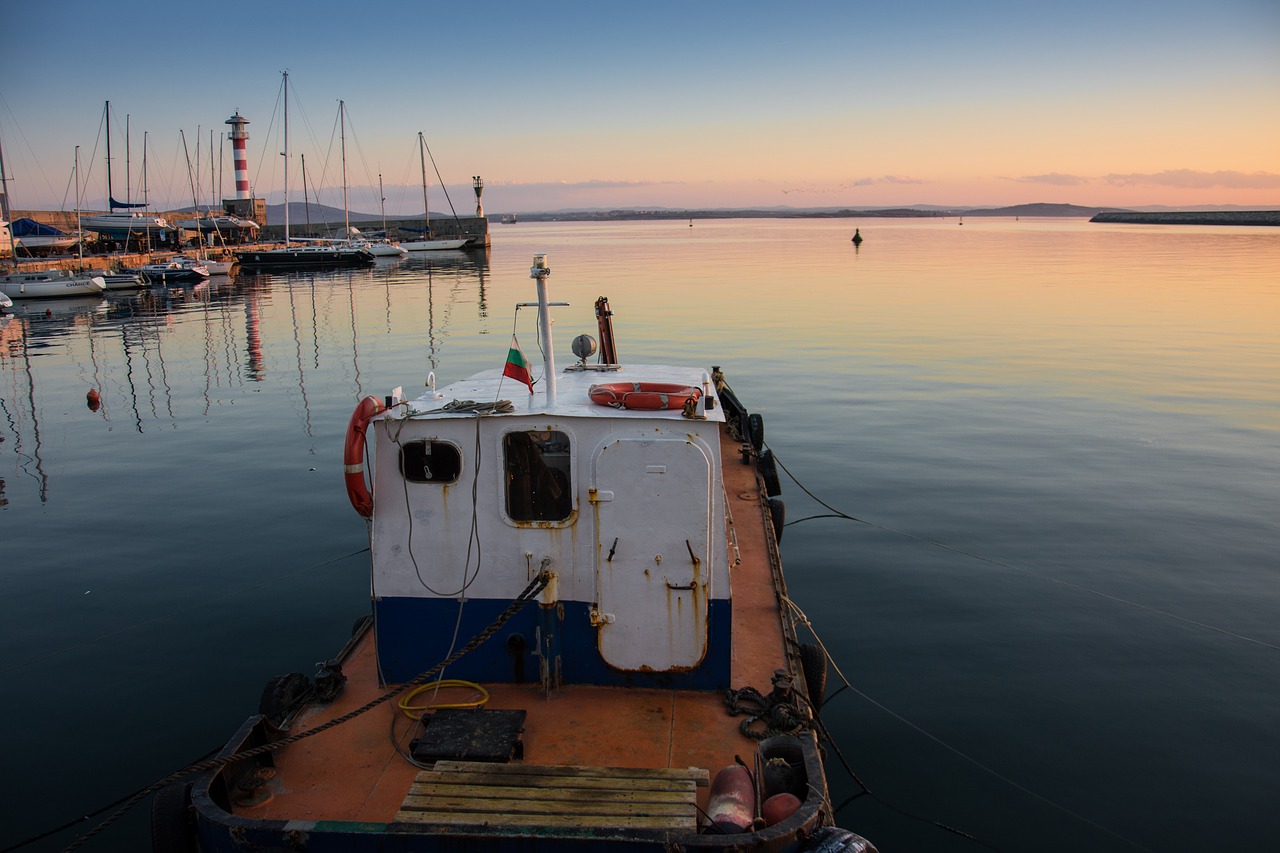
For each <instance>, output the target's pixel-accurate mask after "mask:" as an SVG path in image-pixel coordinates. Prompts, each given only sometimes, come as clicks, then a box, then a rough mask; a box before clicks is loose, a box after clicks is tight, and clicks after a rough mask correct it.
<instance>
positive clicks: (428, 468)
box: [400, 441, 462, 483]
mask: <svg viewBox="0 0 1280 853" xmlns="http://www.w3.org/2000/svg"><path fill="white" fill-rule="evenodd" d="M400 473H402V474H403V475H404V478H405V479H406V480H408V481H409V482H410V483H456V482H457V481H458V477H459V476H461V474H462V454H461V453H460V452H459V451H458V448H457V446H456V445H453V444H450V443H448V442H447V441H410V442H407V443H405V444H402V445H400Z"/></svg>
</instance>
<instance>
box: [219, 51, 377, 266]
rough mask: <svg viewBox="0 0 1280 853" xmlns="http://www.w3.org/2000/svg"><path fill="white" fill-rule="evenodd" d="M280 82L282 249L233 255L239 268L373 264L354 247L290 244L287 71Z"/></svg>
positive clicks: (251, 250)
mask: <svg viewBox="0 0 1280 853" xmlns="http://www.w3.org/2000/svg"><path fill="white" fill-rule="evenodd" d="M283 76H284V82H283V84H282V86H283V88H284V162H285V170H284V246H282V247H280V248H277V249H247V250H245V251H241V252H236V253H235V256H236V260H238V261H239V262H240V266H242V267H244V268H245V269H248V270H297V269H332V268H342V267H360V266H367V265H368V264H371V263H373V260H374V258H373V255H371V254H370V253H369V252H367V251H365V250H364V249H362V248H359V247H354V246H333V245H326V244H313V245H301V246H296V245H292V242H291V240H290V238H289V165H288V164H289V72H288V71H285V72H283Z"/></svg>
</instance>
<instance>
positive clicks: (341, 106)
mask: <svg viewBox="0 0 1280 853" xmlns="http://www.w3.org/2000/svg"><path fill="white" fill-rule="evenodd" d="M338 140H339V141H340V142H341V143H342V144H341V146H340V147H341V149H342V227H343V233H342V239H344V240H350V239H351V207H350V206H349V204H348V200H347V102H346V101H338Z"/></svg>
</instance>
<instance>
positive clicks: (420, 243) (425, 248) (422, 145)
mask: <svg viewBox="0 0 1280 853" xmlns="http://www.w3.org/2000/svg"><path fill="white" fill-rule="evenodd" d="M426 147H427V141H426V140H425V139H423V138H422V131H418V159H419V160H420V161H421V162H422V209H423V211H424V213H423V224H424V225H425V228H424V229H423V232H422V234H423V239H421V240H410V241H408V242H405V243H401V244H400V247H401V248H402V249H407V250H409V251H410V252H432V251H439V250H441V249H461V248H462V247H463V246H465V245H467V238H465V237H463V238H462V239H461V240H433V239H431V206H430V205H429V204H428V203H427V159H426V155H425V154H424V153H423V152H424V151H425V150H426Z"/></svg>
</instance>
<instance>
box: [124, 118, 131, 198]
mask: <svg viewBox="0 0 1280 853" xmlns="http://www.w3.org/2000/svg"><path fill="white" fill-rule="evenodd" d="M130 118H131V116H130V115H129V113H125V114H124V200H125V201H126V202H131V201H133V172H132V170H133V165H132V163H133V161H132V160H130V158H129V154H130V150H129V149H130V142H131V136H130V134H129V119H130Z"/></svg>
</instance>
